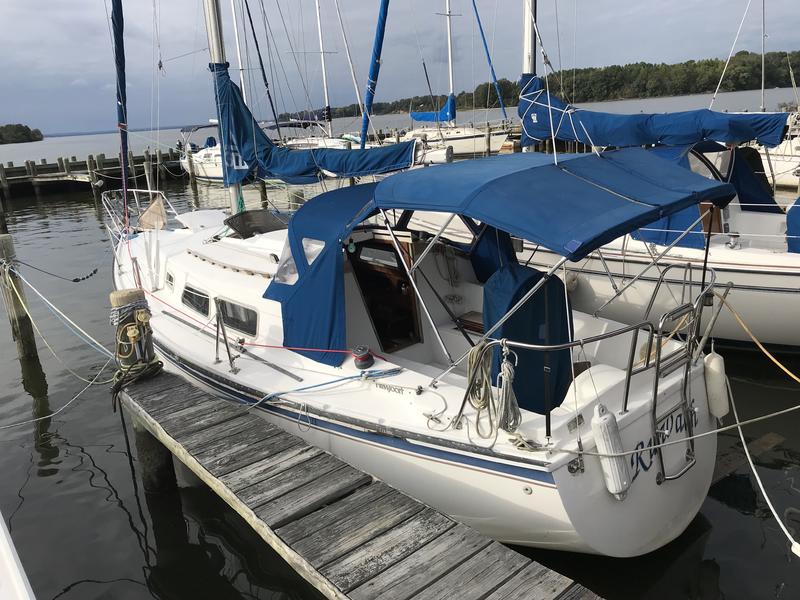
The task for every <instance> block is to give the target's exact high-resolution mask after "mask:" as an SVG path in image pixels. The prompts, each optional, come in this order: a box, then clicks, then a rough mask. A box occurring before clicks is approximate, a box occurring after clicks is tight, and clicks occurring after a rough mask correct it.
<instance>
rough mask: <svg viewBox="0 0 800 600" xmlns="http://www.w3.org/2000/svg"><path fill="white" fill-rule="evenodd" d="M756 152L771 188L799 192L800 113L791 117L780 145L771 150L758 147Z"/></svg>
mask: <svg viewBox="0 0 800 600" xmlns="http://www.w3.org/2000/svg"><path fill="white" fill-rule="evenodd" d="M758 151H759V153H760V154H761V161H762V163H763V164H766V165H767V166H768V170H767V171H766V172H767V174H768V175H767V176H768V178H769V180H770V182H771V183H772V187H773V188H786V189H789V190H800V113H797V112H795V113H793V114H792V115H791V117H790V120H789V126H788V130H787V133H786V136H785V138H784V140H783V141H782V142H781V143H780V144H778V145H777V146H775V147H774V148H771V149H767V148H765V147H763V146H760V147H759V149H758Z"/></svg>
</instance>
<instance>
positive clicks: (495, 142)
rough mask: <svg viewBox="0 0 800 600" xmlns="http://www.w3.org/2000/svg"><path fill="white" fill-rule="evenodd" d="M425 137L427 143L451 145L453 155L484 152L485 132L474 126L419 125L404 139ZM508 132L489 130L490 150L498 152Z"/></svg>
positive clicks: (471, 154)
mask: <svg viewBox="0 0 800 600" xmlns="http://www.w3.org/2000/svg"><path fill="white" fill-rule="evenodd" d="M423 137H424V138H426V139H427V143H428V144H429V145H433V146H435V145H439V144H441V145H443V146H452V148H453V156H474V155H481V154H485V153H486V133H485V132H484V131H481V130H480V129H476V128H474V127H444V126H443V127H441V128H439V129H437V128H436V127H420V128H417V129H412V130H411V131H409V132H408V133H407V134H406V135H405V137H404V138H403V139H404V140H410V139H414V138H423ZM507 138H508V133H506V132H505V131H493V132H491V134H490V136H489V139H490V148H491V150H490V152H491V153H492V154H494V153H496V152H499V151H500V148H502V146H503V144H504V143H505V141H506V139H507Z"/></svg>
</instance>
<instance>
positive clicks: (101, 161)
mask: <svg viewBox="0 0 800 600" xmlns="http://www.w3.org/2000/svg"><path fill="white" fill-rule="evenodd" d="M179 159H180V156H179V155H178V153H177V152H176V151H175V150H174V149H172V148H170V149H169V150H168V151H164V152H162V151H161V150H158V151H157V152H156V153H155V154H152V155H151V153H150V152H149V151H145V152H144V154H142V155H140V156H135V155H134V154H133V153H132V152H129V153H128V164H129V178H132V177H138V178H141V179H142V186H141V187H146V185H145V181H146V179H147V177H151V176H154V175H155V173H156V172H157V173H158V174H159V178H161V179H164V178H178V177H183V170H182V169H181V166H180V160H179ZM120 172H121V166H120V159H119V157H118V156H117V157H109V158H106V156H105V155H104V154H98V155H96V156H95V155H93V154H90V155H89V156H87V157H86V159H84V160H78V159H77V157H75V156H64V157H59V158H58V159H57V160H56V162H48V161H47V160H45V159H44V158H43V159H41V160H40V161H39V162H37V161H35V160H26V161H25V164H24V165H17V166H15V165H14V163H13V162H7V163H5V164H3V163H0V190H2V191H3V193H4V194H5V196H6V197H10V196H12V195H13V194H18V193H30V192H31V191H33V192H34V193H36V194H42V193H48V192H59V191H63V190H64V189H69V188H72V187H75V186H76V185H77V186H82V187H85V186H86V185H90V186H91V189H92V191H97V190H101V189H114V188H116V187H119V186H118V181H119V179H120V174H121V173H120Z"/></svg>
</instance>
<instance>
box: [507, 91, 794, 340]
mask: <svg viewBox="0 0 800 600" xmlns="http://www.w3.org/2000/svg"><path fill="white" fill-rule="evenodd" d="M520 85H521V89H522V93H521V97H520V104H519V109H518V111H519V115H520V118H521V120H522V126H523V140H522V144H523V145H524V146H528V145H531V144H534V143H537V141H540V140H542V139H549V138H554V139H557V140H563V141H570V142H574V141H578V142H582V143H585V144H587V145H588V146H591V147H594V148H595V149H599V148H603V147H609V146H610V147H617V148H619V147H627V146H640V147H641V146H648V147H650V148H651V150H650V151H651V152H653V153H654V154H658V155H661V156H662V157H664V158H666V159H669V160H673V161H674V162H676V163H678V164H682V165H683V166H684V167H685V168H687V169H691V170H693V171H695V172H698V173H701V174H703V175H704V176H706V177H708V178H710V179H714V180H718V181H729V182H731V183H732V184H733V185H734V186H735V187H736V191H737V198H736V200H735V201H734V202H732V203H731V204H730V205H729V206H728V207H726V208H725V209H724V210H721V211H714V210H710V209H708V207H705V208H702V209H701V208H698V207H692V208H690V209H687V210H685V211H682V212H681V213H679V214H677V215H674V216H673V217H671V218H669V219H666V218H664V219H660V220H659V221H657V222H655V223H652V224H650V225H648V226H647V227H645V228H642V229H640V230H639V231H634V232H631V233H630V235H626V236H620V237H619V238H618V239H616V240H614V241H612V242H611V243H609V244H607V245H606V246H604V247H603V248H599V249H598V250H597V251H596V252H595V253H594V254H593V255H591V256H588V257H586V258H585V259H584V260H582V261H581V262H580V263H578V264H570V265H568V269H569V271H571V273H572V276H571V280H572V286H573V291H572V295H571V298H572V300H573V302H575V305H576V306H578V307H580V308H581V309H582V310H586V311H590V312H593V313H595V312H597V311H602V314H604V315H607V316H610V317H612V318H620V317H621V316H622V315H623V314H625V313H627V314H632V315H636V314H641V313H642V311H643V310H644V307H645V306H647V302H648V296H647V294H646V293H645V294H644V295H642V294H641V292H632V291H630V290H629V289H627V286H628V284H629V283H630V282H631V281H632V280H636V281H638V282H640V284H642V283H643V284H646V285H645V287H644V289H645V290H646V289H648V287H647V286H650V287H649V289H652V286H654V285H656V282H657V281H659V279H660V278H659V272H660V271H662V270H663V268H664V267H665V266H675V265H686V264H692V265H703V264H708V265H709V266H711V267H712V268H713V269H714V270H715V271H716V273H717V276H718V282H717V284H716V291H717V292H718V293H720V294H721V293H723V292H724V291H725V290H727V293H729V298H728V300H729V302H730V304H731V305H732V306H733V307H734V308H735V309H736V310H737V311H738V313H739V315H740V317H741V319H742V320H743V322H744V323H745V324H746V325H747V326H748V328H749V329H750V332H748V331H746V330H745V329H744V328H743V327H742V326H741V324H740V322H739V319H737V317H736V315H734V314H733V313H732V312H730V311H724V312H723V313H722V314H721V315H720V317H719V320H718V322H717V323H716V325H715V332H716V334H717V336H718V337H720V338H721V339H725V340H731V341H734V342H751V341H752V338H751V333H752V335H754V336H755V337H756V338H757V339H758V340H759V341H761V342H764V343H769V344H774V345H779V346H797V345H798V344H800V340H798V337H797V335H796V332H795V331H794V329H793V328H792V327H787V324H788V323H793V322H794V321H795V320H796V318H797V307H798V305H800V206H799V205H798V202H794V203H793V204H791V205H790V206H784V205H779V204H777V203H776V201H775V198H774V197H773V195H772V191H771V188H770V185H769V182H768V181H767V179H766V178H765V177H764V176H763V172H764V169H763V165H762V164H761V161H760V158H759V153H758V151H757V150H756V149H755V148H753V147H751V146H749V144H750V143H757V144H759V145H761V146H765V147H775V146H778V145H779V144H781V143H783V141H784V140H785V136H786V135H787V131H788V119H789V114H788V113H720V112H714V111H711V110H708V109H701V110H695V111H686V112H681V113H667V114H657V115H648V114H637V115H616V114H609V113H602V112H596V111H589V110H584V109H581V108H578V107H575V106H572V105H570V104H566V103H564V102H562V101H561V100H560V99H559V98H557V97H555V96H554V95H552V94H549V93H548V92H547V89H546V82H545V80H543V79H542V78H537V77H533V76H523V79H522V82H521V84H520ZM795 143H796V142H795ZM759 173H762V175H761V176H760V178H759V175H758V174H759ZM684 230H689V233H686V234H684V233H683V232H684ZM534 250H535V249H533V248H530V249H528V250H527V253H528V256H531V264H534V265H537V266H539V267H540V268H547V265H551V264H554V263H555V262H557V261H558V260H559V257H558V256H557V255H555V254H554V253H552V252H550V251H548V250H546V249H542V250H541V251H539V250H535V251H534ZM525 259H526V258H525V257H524V256H523V260H525ZM699 285H700V283H699V282H695V283H694V286H695V287H694V289H695V290H697V289H698V287H697V286H699ZM612 298H616V299H618V300H619V301H618V302H614V303H611V304H610V303H609V302H610V300H611V299H612Z"/></svg>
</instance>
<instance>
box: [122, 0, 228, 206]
mask: <svg viewBox="0 0 800 600" xmlns="http://www.w3.org/2000/svg"><path fill="white" fill-rule="evenodd" d="M115 1H121V0H115ZM203 12H204V13H205V17H206V33H207V34H208V53H209V54H210V55H211V62H212V63H221V64H222V63H225V42H224V40H223V39H222V20H221V19H220V10H219V0H203ZM216 96H217V94H216V92H215V93H214V100H215V102H217V101H218V100H217V97H216ZM220 127H222V124H221V123H220ZM220 144H221V145H222V170H223V173H225V172H226V171H227V169H228V166H229V165H228V161H229V160H230V154H228V153H226V152H225V145H224V144H225V140H224V136H223V135H220ZM228 193H229V194H230V206H231V213H232V214H236V213H237V212H239V198H240V197H241V196H242V186H241V185H240V184H238V183H236V184H234V185H231V186H229V187H228Z"/></svg>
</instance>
